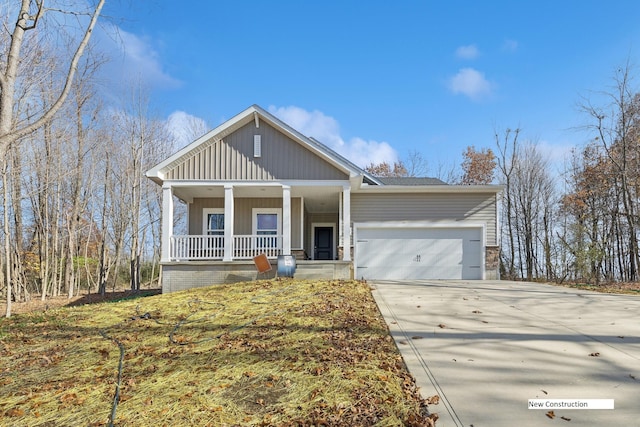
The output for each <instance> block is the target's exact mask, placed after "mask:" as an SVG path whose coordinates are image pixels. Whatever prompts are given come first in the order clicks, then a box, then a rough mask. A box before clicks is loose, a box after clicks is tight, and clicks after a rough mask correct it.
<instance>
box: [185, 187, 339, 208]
mask: <svg viewBox="0 0 640 427" xmlns="http://www.w3.org/2000/svg"><path fill="white" fill-rule="evenodd" d="M173 190H174V194H175V195H176V197H178V198H179V199H181V200H183V201H188V200H193V199H196V198H224V187H223V186H220V185H216V186H197V187H177V186H176V187H174V188H173ZM233 196H234V197H235V198H280V197H282V187H280V186H274V185H259V184H258V185H255V186H244V185H243V186H237V187H234V189H233ZM341 196H342V187H341V186H292V187H291V197H296V198H297V197H302V198H304V205H305V208H306V210H307V211H308V212H312V213H328V212H335V213H337V212H338V211H339V206H340V197H341Z"/></svg>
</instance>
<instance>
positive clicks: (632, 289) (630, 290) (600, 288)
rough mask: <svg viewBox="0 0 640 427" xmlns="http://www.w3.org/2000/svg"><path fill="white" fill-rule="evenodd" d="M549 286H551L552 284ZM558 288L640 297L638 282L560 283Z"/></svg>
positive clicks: (639, 283) (639, 284)
mask: <svg viewBox="0 0 640 427" xmlns="http://www.w3.org/2000/svg"><path fill="white" fill-rule="evenodd" d="M551 284H552V285H553V284H554V283H551ZM558 286H564V287H567V288H573V289H583V290H585V291H593V292H600V293H604V294H627V295H640V282H620V283H601V284H598V285H593V284H589V283H562V284H561V285H558Z"/></svg>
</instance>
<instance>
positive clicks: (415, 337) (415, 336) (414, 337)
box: [411, 335, 424, 340]
mask: <svg viewBox="0 0 640 427" xmlns="http://www.w3.org/2000/svg"><path fill="white" fill-rule="evenodd" d="M422 338H424V337H421V336H419V335H414V336H412V337H411V339H412V340H421V339H422Z"/></svg>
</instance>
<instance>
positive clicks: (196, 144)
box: [146, 105, 382, 185]
mask: <svg viewBox="0 0 640 427" xmlns="http://www.w3.org/2000/svg"><path fill="white" fill-rule="evenodd" d="M260 120H264V121H265V122H267V123H268V124H269V125H271V126H273V127H275V128H276V129H278V130H279V131H280V132H282V133H283V134H285V135H286V136H288V137H289V138H291V139H292V140H294V141H295V142H297V143H299V144H301V145H302V146H304V147H305V148H307V149H308V150H310V151H311V152H313V153H314V154H315V155H317V156H318V157H320V158H322V159H324V160H325V161H327V162H328V163H329V164H331V165H333V166H334V167H336V168H337V169H339V170H341V171H343V172H344V173H346V174H347V175H348V176H349V177H351V178H353V177H358V176H362V177H363V181H364V182H366V183H368V184H372V185H382V182H381V181H380V180H379V178H376V177H374V176H373V175H371V174H369V173H368V172H366V171H364V170H363V169H361V168H360V167H358V166H356V165H355V164H354V163H352V162H351V161H349V160H347V159H346V158H344V157H343V156H341V155H340V154H338V153H336V152H335V151H333V150H332V149H330V148H329V147H327V146H326V145H324V144H322V143H320V142H318V141H317V140H315V139H313V138H311V137H307V136H305V135H303V134H301V133H300V132H298V131H297V130H295V129H294V128H292V127H291V126H289V125H288V124H286V123H284V122H283V121H281V120H280V119H278V118H277V117H275V116H274V115H272V114H271V113H269V112H267V111H266V110H264V109H263V108H261V107H259V106H258V105H252V106H251V107H249V108H247V109H246V110H244V111H242V112H241V113H239V114H237V115H236V116H234V117H232V118H231V119H229V120H227V121H226V122H224V123H222V124H221V125H219V126H218V127H216V128H215V129H213V130H211V131H209V132H207V133H206V134H204V135H203V136H201V137H200V138H198V139H196V140H195V141H193V142H192V143H190V144H188V145H187V146H185V147H183V148H182V149H180V150H179V151H178V152H176V153H175V154H173V155H172V156H170V157H169V158H167V159H165V160H164V161H162V162H160V163H159V164H157V165H156V166H154V167H153V168H151V169H149V170H148V171H147V173H146V176H147V177H149V178H151V179H152V180H153V181H155V182H156V183H158V184H162V181H164V179H165V174H166V172H167V171H169V170H171V169H172V167H174V166H175V165H177V164H179V163H181V162H182V161H184V160H185V159H187V158H189V157H190V156H193V155H194V154H195V153H198V152H199V151H202V150H204V149H205V148H206V147H208V146H209V145H210V144H212V143H215V142H217V141H220V140H221V139H222V138H224V137H225V136H227V135H229V134H231V133H233V132H234V131H236V130H238V129H240V128H241V127H242V126H244V125H246V124H247V123H249V122H251V121H255V122H256V124H258V123H259V122H260Z"/></svg>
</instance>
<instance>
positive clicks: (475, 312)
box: [472, 310, 482, 314]
mask: <svg viewBox="0 0 640 427" xmlns="http://www.w3.org/2000/svg"><path fill="white" fill-rule="evenodd" d="M472 313H474V314H480V313H482V312H481V311H480V310H473V311H472Z"/></svg>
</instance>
